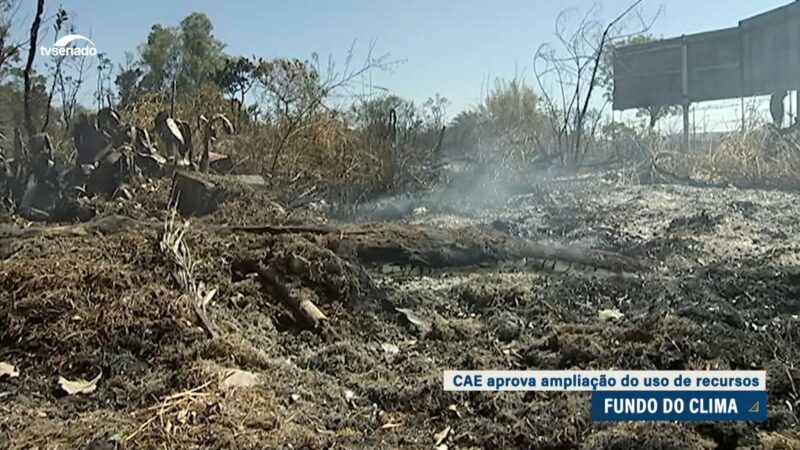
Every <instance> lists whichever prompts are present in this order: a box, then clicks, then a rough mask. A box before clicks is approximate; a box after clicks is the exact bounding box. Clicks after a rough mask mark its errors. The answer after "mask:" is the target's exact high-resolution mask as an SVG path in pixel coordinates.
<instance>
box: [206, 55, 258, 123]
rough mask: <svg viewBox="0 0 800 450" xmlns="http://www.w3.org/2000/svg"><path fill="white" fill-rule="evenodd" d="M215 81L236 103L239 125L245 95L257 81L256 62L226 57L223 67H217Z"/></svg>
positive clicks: (242, 58)
mask: <svg viewBox="0 0 800 450" xmlns="http://www.w3.org/2000/svg"><path fill="white" fill-rule="evenodd" d="M214 81H215V82H216V84H217V86H218V87H219V88H220V89H222V91H223V92H224V93H226V94H228V95H230V96H231V103H232V105H234V104H235V106H236V109H235V110H232V112H233V113H235V117H236V122H237V123H236V125H237V127H238V125H239V122H240V119H241V115H242V107H243V105H244V101H245V96H246V95H247V93H248V92H250V90H251V89H252V88H253V85H254V84H255V82H256V62H255V61H253V60H251V59H249V58H245V57H243V56H240V57H226V58H225V59H224V62H223V63H222V67H221V68H219V69H217V72H216V74H215V75H214Z"/></svg>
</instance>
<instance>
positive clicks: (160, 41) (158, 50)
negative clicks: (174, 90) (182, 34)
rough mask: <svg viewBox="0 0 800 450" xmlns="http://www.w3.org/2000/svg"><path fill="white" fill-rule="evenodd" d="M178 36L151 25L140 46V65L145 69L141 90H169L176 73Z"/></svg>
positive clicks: (165, 29) (163, 28)
mask: <svg viewBox="0 0 800 450" xmlns="http://www.w3.org/2000/svg"><path fill="white" fill-rule="evenodd" d="M179 48H180V47H179V46H178V36H177V34H176V33H175V31H174V30H171V29H169V28H165V27H164V26H162V25H153V27H152V28H151V29H150V34H149V35H148V36H147V42H146V43H145V44H143V45H142V46H141V49H140V52H141V65H142V67H143V68H144V69H145V72H146V73H145V75H144V78H143V79H142V88H143V89H145V90H148V91H162V92H165V91H167V90H168V89H169V87H170V84H171V82H172V80H174V79H175V76H176V74H177V71H178V52H179Z"/></svg>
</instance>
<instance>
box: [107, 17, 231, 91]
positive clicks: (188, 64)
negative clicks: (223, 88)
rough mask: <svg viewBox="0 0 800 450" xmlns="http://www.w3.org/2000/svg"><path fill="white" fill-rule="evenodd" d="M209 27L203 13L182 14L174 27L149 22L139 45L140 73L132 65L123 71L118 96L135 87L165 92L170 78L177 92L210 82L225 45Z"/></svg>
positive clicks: (220, 63) (193, 88) (221, 58)
mask: <svg viewBox="0 0 800 450" xmlns="http://www.w3.org/2000/svg"><path fill="white" fill-rule="evenodd" d="M213 31H214V26H213V25H212V23H211V20H209V18H208V17H207V16H206V15H205V14H203V13H192V14H190V15H188V16H186V17H185V18H184V19H183V20H181V22H180V23H179V24H178V26H177V27H174V28H170V27H165V26H163V25H160V24H156V25H153V27H152V28H151V29H150V33H149V34H148V36H147V42H145V43H144V44H142V45H141V46H140V49H139V50H140V55H141V56H140V61H139V66H140V68H141V69H142V72H143V74H142V75H139V73H138V72H137V71H136V70H135V69H134V68H131V69H128V70H125V71H123V73H121V74H120V76H119V77H118V82H117V85H118V86H119V87H120V90H121V92H120V96H121V97H129V96H130V94H131V93H132V92H134V91H136V90H137V89H139V90H144V91H149V92H164V93H167V92H170V90H171V88H172V83H173V82H174V83H175V84H176V87H177V90H178V94H179V95H188V94H191V93H192V92H193V91H194V90H195V89H197V88H199V87H200V86H202V85H203V84H205V83H209V82H211V81H212V80H213V79H214V75H215V74H216V73H217V71H218V70H219V69H220V67H221V66H222V64H223V60H224V58H223V53H222V51H223V49H224V47H225V46H224V45H223V44H222V43H221V42H220V41H219V40H218V39H216V38H215V37H214V34H213ZM139 76H141V81H138V78H139ZM122 88H124V89H125V92H122Z"/></svg>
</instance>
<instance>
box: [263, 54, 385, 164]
mask: <svg viewBox="0 0 800 450" xmlns="http://www.w3.org/2000/svg"><path fill="white" fill-rule="evenodd" d="M354 46H355V43H354V44H353V46H352V47H351V48H350V51H349V52H348V54H347V57H346V58H345V63H344V66H343V68H342V70H341V71H340V70H337V68H336V65H335V63H334V61H333V59H332V58H329V59H328V64H327V68H326V69H325V70H324V71H323V70H322V69H321V67H320V63H319V58H318V57H316V55H314V57H313V58H312V60H311V61H308V62H303V61H299V60H296V59H276V60H270V61H260V62H259V64H258V67H257V68H256V76H257V79H258V85H259V86H260V88H261V91H262V93H261V96H260V97H261V100H262V102H271V103H272V104H273V105H274V109H273V111H274V114H275V120H276V125H277V126H278V127H279V129H280V131H279V133H278V137H277V141H276V142H275V144H274V146H273V152H274V153H273V156H272V164H271V166H270V169H271V170H273V171H274V170H275V169H277V167H278V161H279V159H280V156H281V154H282V153H283V151H284V150H285V148H286V146H287V144H288V143H289V142H290V141H291V139H292V138H293V137H295V136H297V135H298V134H300V133H301V132H303V131H305V130H306V129H308V128H309V127H311V126H312V125H313V121H311V120H309V119H310V118H311V117H312V115H313V114H314V113H316V112H319V111H320V110H325V109H327V107H326V105H325V102H326V100H331V99H335V98H336V97H337V96H351V97H352V96H355V89H356V88H357V87H359V86H360V85H359V80H361V79H362V78H363V76H364V75H365V74H367V73H369V72H371V71H373V70H389V69H391V68H392V67H394V66H395V65H396V64H398V63H399V61H393V60H390V59H389V58H390V56H389V55H388V54H385V55H382V56H380V57H373V50H374V43H372V44H371V45H370V47H369V50H368V52H367V55H366V57H365V59H364V62H363V64H362V65H361V66H360V67H358V68H353V67H352V66H351V65H352V60H353V49H354Z"/></svg>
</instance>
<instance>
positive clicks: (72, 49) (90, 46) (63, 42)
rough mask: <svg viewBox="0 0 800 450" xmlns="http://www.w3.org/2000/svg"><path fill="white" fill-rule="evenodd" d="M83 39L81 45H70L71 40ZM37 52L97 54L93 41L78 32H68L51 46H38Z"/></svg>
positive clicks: (79, 54)
mask: <svg viewBox="0 0 800 450" xmlns="http://www.w3.org/2000/svg"><path fill="white" fill-rule="evenodd" d="M79 41H85V42H86V44H85V45H84V46H83V47H79V46H77V45H70V44H72V43H73V42H75V43H77V42H79ZM39 52H40V53H41V54H42V55H44V56H97V49H96V48H94V42H92V40H91V39H89V38H87V37H86V36H81V35H80V34H69V35H66V36H64V37H62V38H61V39H59V40H57V41H56V42H55V43H54V44H53V46H52V47H40V48H39Z"/></svg>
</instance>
